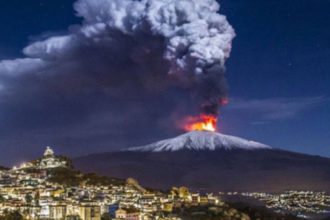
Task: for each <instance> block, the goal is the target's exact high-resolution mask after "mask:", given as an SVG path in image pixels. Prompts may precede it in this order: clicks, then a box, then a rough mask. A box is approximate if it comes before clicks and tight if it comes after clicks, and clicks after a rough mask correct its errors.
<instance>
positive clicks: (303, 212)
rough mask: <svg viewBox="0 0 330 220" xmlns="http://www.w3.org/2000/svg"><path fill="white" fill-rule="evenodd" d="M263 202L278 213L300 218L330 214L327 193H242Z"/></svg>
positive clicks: (329, 196) (329, 200)
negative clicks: (286, 213) (291, 214)
mask: <svg viewBox="0 0 330 220" xmlns="http://www.w3.org/2000/svg"><path fill="white" fill-rule="evenodd" d="M241 195H243V196H247V197H252V198H255V199H257V200H260V201H262V202H263V203H264V204H265V205H266V207H267V208H269V209H272V210H275V211H276V212H290V213H294V214H295V215H297V216H300V217H308V215H310V214H317V215H323V214H328V215H329V214H330V195H328V194H326V193H325V192H313V191H287V192H283V193H277V194H276V193H273V194H272V193H258V192H254V193H248V192H246V193H241Z"/></svg>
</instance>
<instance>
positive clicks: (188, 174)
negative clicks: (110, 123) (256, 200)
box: [74, 131, 330, 192]
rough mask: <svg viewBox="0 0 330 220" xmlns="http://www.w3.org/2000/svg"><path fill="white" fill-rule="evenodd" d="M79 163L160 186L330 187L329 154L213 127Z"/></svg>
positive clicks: (220, 188)
mask: <svg viewBox="0 0 330 220" xmlns="http://www.w3.org/2000/svg"><path fill="white" fill-rule="evenodd" d="M74 164H75V166H76V167H77V168H79V169H81V170H83V171H85V172H96V173H98V174H102V175H108V176H115V177H120V178H128V177H133V178H136V179H137V180H139V181H140V182H141V183H142V184H143V185H145V186H149V187H153V188H158V189H168V188H171V187H172V186H188V187H190V188H192V189H194V190H203V191H209V192H211V191H212V192H217V191H233V190H234V191H263V192H276V191H284V190H320V191H330V159H329V158H323V157H319V156H312V155H306V154H300V153H294V152H289V151H284V150H281V149H277V148H273V147H270V146H268V145H265V144H262V143H258V142H255V141H250V140H245V139H242V138H239V137H234V136H229V135H224V134H221V133H217V132H210V131H192V132H188V133H185V134H183V135H180V136H178V137H175V138H171V139H166V140H162V141H158V142H156V143H153V144H149V145H146V146H140V147H132V148H128V149H125V150H122V151H119V152H109V153H102V154H93V155H88V156H84V157H79V158H76V159H75V160H74ZM91 164H92V166H91Z"/></svg>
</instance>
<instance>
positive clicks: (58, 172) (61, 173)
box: [48, 168, 125, 186]
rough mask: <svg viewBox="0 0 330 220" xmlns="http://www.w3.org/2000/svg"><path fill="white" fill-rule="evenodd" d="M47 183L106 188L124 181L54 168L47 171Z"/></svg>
mask: <svg viewBox="0 0 330 220" xmlns="http://www.w3.org/2000/svg"><path fill="white" fill-rule="evenodd" d="M48 175H49V178H48V181H50V182H52V183H57V184H61V185H64V186H79V185H80V184H83V183H84V184H87V185H96V186H106V185H122V184H125V180H123V179H117V178H112V177H106V176H100V175H97V174H94V173H87V174H84V173H82V172H80V171H77V170H73V169H68V168H55V169H50V170H48Z"/></svg>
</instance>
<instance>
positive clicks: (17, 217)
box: [0, 211, 24, 220]
mask: <svg viewBox="0 0 330 220" xmlns="http://www.w3.org/2000/svg"><path fill="white" fill-rule="evenodd" d="M0 220H24V218H23V216H22V215H21V214H20V213H19V212H18V211H14V212H8V211H6V212H4V215H3V216H0Z"/></svg>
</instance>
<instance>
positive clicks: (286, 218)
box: [229, 202, 302, 220]
mask: <svg viewBox="0 0 330 220" xmlns="http://www.w3.org/2000/svg"><path fill="white" fill-rule="evenodd" d="M229 205H230V206H232V207H233V208H235V209H237V210H239V211H241V212H244V213H246V214H247V215H249V216H250V218H251V219H256V220H257V219H260V220H263V219H267V220H302V218H298V217H296V216H293V215H289V214H279V213H276V212H274V211H272V210H270V209H267V208H266V207H264V206H253V205H251V204H247V203H241V202H239V203H229Z"/></svg>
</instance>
